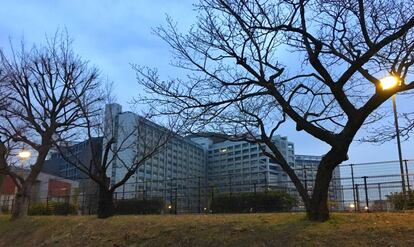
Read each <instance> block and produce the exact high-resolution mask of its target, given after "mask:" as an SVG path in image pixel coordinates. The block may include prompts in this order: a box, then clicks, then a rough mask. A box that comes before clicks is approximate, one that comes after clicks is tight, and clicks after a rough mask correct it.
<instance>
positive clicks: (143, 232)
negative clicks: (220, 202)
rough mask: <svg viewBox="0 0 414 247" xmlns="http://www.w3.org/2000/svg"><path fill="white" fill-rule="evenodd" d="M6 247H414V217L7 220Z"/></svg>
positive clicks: (0, 242)
mask: <svg viewBox="0 0 414 247" xmlns="http://www.w3.org/2000/svg"><path fill="white" fill-rule="evenodd" d="M0 246H157V247H161V246H197V247H198V246H238V247H239V246H414V213H372V214H348V213H347V214H333V215H332V219H331V220H329V221H327V222H324V223H312V222H309V221H306V220H304V214H301V213H279V214H243V215H241V214H234V215H178V216H172V215H165V216H116V217H112V218H110V219H106V220H100V219H96V218H95V217H93V216H66V217H65V216H38V217H28V218H26V219H24V220H21V221H18V222H13V223H11V222H9V221H8V217H6V216H1V217H0Z"/></svg>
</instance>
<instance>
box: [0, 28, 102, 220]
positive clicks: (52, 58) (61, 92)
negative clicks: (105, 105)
mask: <svg viewBox="0 0 414 247" xmlns="http://www.w3.org/2000/svg"><path fill="white" fill-rule="evenodd" d="M10 53H11V55H10V56H8V55H6V54H5V52H4V51H2V52H1V54H0V58H1V61H0V68H1V69H0V70H1V71H2V72H3V76H2V78H1V82H0V83H1V84H2V86H3V89H4V92H6V94H4V95H3V94H2V97H5V99H6V102H7V107H3V108H2V109H0V138H1V142H0V154H1V155H0V173H2V174H4V175H8V176H10V177H11V178H12V179H13V180H14V182H15V184H16V186H17V188H18V193H17V194H16V198H15V202H14V206H13V209H12V218H11V219H12V220H15V219H18V218H21V217H23V216H25V215H27V210H28V203H29V196H30V192H31V190H32V187H33V184H34V183H35V181H36V178H37V176H38V174H39V173H40V171H41V169H42V167H43V164H44V161H45V159H46V157H47V155H48V153H49V151H50V149H51V148H52V145H53V139H54V138H55V137H56V136H59V135H61V133H70V132H71V130H72V129H73V128H75V127H77V126H81V125H83V124H85V122H84V120H83V118H82V115H81V114H80V113H81V110H82V109H83V108H84V107H87V108H92V107H91V106H92V105H94V104H96V103H98V102H100V101H101V99H100V97H99V95H95V91H96V90H97V89H99V85H100V83H99V80H98V71H97V69H95V68H93V67H89V66H88V62H86V61H84V60H83V59H81V58H80V57H78V56H77V55H75V54H74V53H73V52H72V50H71V41H70V40H69V38H68V35H67V34H65V33H60V32H57V33H56V35H55V36H54V37H53V38H52V39H47V43H46V45H42V46H39V47H38V46H33V48H31V49H29V50H26V49H25V47H24V45H22V47H21V49H20V50H19V51H15V50H14V49H13V48H12V49H11V52H10ZM91 114H93V113H91ZM10 142H11V143H13V146H14V147H17V148H19V149H23V148H25V149H28V150H30V151H31V152H33V155H32V158H31V160H30V162H31V165H30V167H28V168H27V169H28V171H27V172H16V167H15V165H14V164H13V162H11V160H10V159H7V158H6V154H8V153H10V152H12V150H10V149H9V147H8V146H7V144H8V143H10ZM9 157H10V156H9Z"/></svg>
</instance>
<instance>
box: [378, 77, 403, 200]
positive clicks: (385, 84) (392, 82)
mask: <svg viewBox="0 0 414 247" xmlns="http://www.w3.org/2000/svg"><path fill="white" fill-rule="evenodd" d="M380 85H381V87H382V90H384V91H387V90H390V89H393V88H396V87H399V86H401V80H400V78H398V77H396V76H387V77H384V78H383V79H381V80H380ZM396 96H397V94H394V95H393V96H392V108H393V110H394V123H395V132H396V136H397V147H398V158H399V161H400V172H401V185H402V192H403V195H404V196H405V195H406V190H405V179H404V166H403V158H402V151H401V140H400V129H399V127H398V114H397V102H396Z"/></svg>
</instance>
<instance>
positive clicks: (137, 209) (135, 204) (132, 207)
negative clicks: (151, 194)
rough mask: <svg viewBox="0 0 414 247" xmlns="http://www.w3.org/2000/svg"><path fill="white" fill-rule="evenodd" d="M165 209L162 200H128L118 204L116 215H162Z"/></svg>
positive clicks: (116, 205)
mask: <svg viewBox="0 0 414 247" xmlns="http://www.w3.org/2000/svg"><path fill="white" fill-rule="evenodd" d="M163 208H164V201H163V200H161V199H149V200H141V199H126V200H120V201H117V202H116V204H115V214H121V215H122V214H161V213H162V210H163Z"/></svg>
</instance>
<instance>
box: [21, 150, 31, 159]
mask: <svg viewBox="0 0 414 247" xmlns="http://www.w3.org/2000/svg"><path fill="white" fill-rule="evenodd" d="M31 155H32V154H31V153H30V151H28V150H24V149H23V150H22V151H20V152H19V153H18V156H19V158H20V159H22V160H27V159H28V158H30V156H31Z"/></svg>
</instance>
